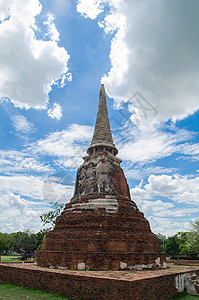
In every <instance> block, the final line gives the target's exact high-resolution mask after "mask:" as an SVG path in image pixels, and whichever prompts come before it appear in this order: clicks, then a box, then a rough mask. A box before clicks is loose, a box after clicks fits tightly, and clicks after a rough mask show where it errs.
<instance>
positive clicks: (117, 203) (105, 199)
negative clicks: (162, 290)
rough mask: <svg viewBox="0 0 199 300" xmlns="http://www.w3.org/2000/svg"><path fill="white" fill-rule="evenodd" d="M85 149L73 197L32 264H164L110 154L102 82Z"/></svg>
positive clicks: (97, 266) (116, 266)
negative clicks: (95, 114)
mask: <svg viewBox="0 0 199 300" xmlns="http://www.w3.org/2000/svg"><path fill="white" fill-rule="evenodd" d="M87 153H88V156H86V157H84V163H83V164H82V165H81V166H80V167H79V169H78V170H77V178H76V185H75V192H74V196H73V198H72V199H71V201H70V203H68V204H66V206H65V209H64V211H63V212H62V214H61V215H60V216H59V217H58V218H57V220H56V225H55V227H54V229H53V230H52V231H50V232H49V233H47V236H46V240H45V241H44V242H43V245H42V250H40V251H37V253H36V261H37V263H38V265H40V266H44V267H50V266H53V267H58V266H61V267H65V268H68V269H76V268H77V269H84V268H88V269H97V270H109V269H110V270H111V269H114V270H118V269H120V268H121V269H124V268H129V269H132V268H138V269H141V268H152V267H162V266H164V267H165V263H164V261H165V255H164V254H163V253H161V251H160V246H159V243H158V242H157V239H156V236H155V235H154V234H153V233H152V232H151V230H150V226H149V222H148V221H147V220H146V219H145V218H144V215H143V213H142V212H140V211H139V210H138V208H137V206H136V204H135V203H134V202H133V201H132V200H131V198H130V193H129V187H128V184H127V181H126V178H125V176H124V172H123V170H122V168H121V167H120V163H121V160H120V159H119V158H117V157H116V155H117V153H118V150H117V149H116V147H115V145H114V143H113V139H112V134H111V130H110V124H109V119H108V112H107V104H106V95H105V89H104V86H103V85H101V90H100V97H99V107H98V114H97V120H96V125H95V130H94V134H93V139H92V142H91V145H90V147H89V148H88V150H87Z"/></svg>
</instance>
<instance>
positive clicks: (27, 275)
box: [0, 264, 199, 300]
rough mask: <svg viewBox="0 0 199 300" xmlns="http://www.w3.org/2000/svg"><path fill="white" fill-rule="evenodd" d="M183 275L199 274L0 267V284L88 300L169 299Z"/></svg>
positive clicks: (167, 271)
mask: <svg viewBox="0 0 199 300" xmlns="http://www.w3.org/2000/svg"><path fill="white" fill-rule="evenodd" d="M184 273H189V274H194V273H195V274H197V275H199V268H196V269H188V267H187V269H185V270H184V271H176V270H175V271H171V270H170V271H169V270H159V271H147V272H146V271H128V272H127V271H112V272H110V271H109V272H108V271H105V272H94V271H69V270H50V269H46V268H41V267H36V266H34V265H33V264H32V265H31V264H12V265H11V264H10V265H6V264H0V282H4V283H7V282H12V283H14V284H16V285H19V286H23V287H30V288H36V289H43V290H46V291H49V292H56V293H59V294H62V295H65V296H69V297H74V298H76V299H78V298H80V297H82V298H81V299H89V300H94V299H95V300H98V299H101V300H103V299H104V300H109V299H110V300H113V299H114V300H130V299H132V300H145V299H146V300H149V299H150V300H159V299H161V300H164V299H168V298H170V297H172V296H174V295H177V293H178V291H177V289H176V284H175V277H176V276H177V275H179V274H184Z"/></svg>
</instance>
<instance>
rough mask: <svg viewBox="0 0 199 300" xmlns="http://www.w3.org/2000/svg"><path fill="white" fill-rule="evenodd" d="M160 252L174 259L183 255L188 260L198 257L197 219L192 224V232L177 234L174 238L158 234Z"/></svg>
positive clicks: (198, 226) (198, 222)
mask: <svg viewBox="0 0 199 300" xmlns="http://www.w3.org/2000/svg"><path fill="white" fill-rule="evenodd" d="M156 237H157V239H158V241H159V243H160V245H161V249H162V251H163V250H164V252H165V253H166V255H167V256H171V257H176V256H179V255H184V256H187V257H189V258H197V257H199V219H198V220H196V221H195V223H194V224H192V230H191V231H188V232H178V233H177V234H175V235H174V236H170V237H167V238H166V237H164V236H163V235H161V234H160V233H159V234H157V235H156Z"/></svg>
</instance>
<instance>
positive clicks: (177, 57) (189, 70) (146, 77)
mask: <svg viewBox="0 0 199 300" xmlns="http://www.w3.org/2000/svg"><path fill="white" fill-rule="evenodd" d="M107 6H108V9H107ZM198 9H199V2H198V1H197V0H193V1H192V2H191V3H189V2H187V1H186V0H182V1H180V0H176V1H167V0H163V1H158V0H155V1H154V0H143V1H138V0H133V1H132V0H125V1H123V0H111V1H108V0H90V1H85V0H79V1H78V5H77V10H78V11H79V12H80V13H81V14H82V15H84V16H85V17H89V18H91V19H95V18H97V21H98V23H99V26H100V27H103V28H104V30H105V31H106V32H107V33H108V32H110V33H113V32H114V36H113V39H112V43H111V50H110V60H111V65H112V66H111V69H110V71H109V73H108V74H106V75H104V77H103V79H102V81H103V83H105V85H106V89H107V92H108V94H109V96H110V97H113V98H114V99H115V101H116V103H117V104H120V103H121V102H122V101H123V100H125V101H127V100H129V99H130V102H131V103H132V104H133V105H132V106H131V110H132V112H133V114H134V115H136V116H137V117H139V114H140V113H142V112H141V111H140V109H137V100H136V93H137V92H140V94H141V95H142V96H144V98H145V99H147V101H148V103H150V104H151V106H152V107H153V108H155V109H156V111H157V114H154V117H153V119H154V122H160V121H167V120H168V119H172V120H174V121H175V120H176V119H183V118H185V117H186V116H188V115H190V114H192V113H194V112H195V111H196V110H198V109H199V101H198V95H199V86H198V84H197V82H198V79H199V71H198V70H199V68H198V61H199V40H198V31H197V28H198V26H199V19H198V16H197V12H198ZM102 12H105V13H102ZM140 101H142V102H143V103H144V104H146V101H145V100H143V98H142V99H140ZM187 103H189V105H187Z"/></svg>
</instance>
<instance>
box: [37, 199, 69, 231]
mask: <svg viewBox="0 0 199 300" xmlns="http://www.w3.org/2000/svg"><path fill="white" fill-rule="evenodd" d="M53 207H54V209H53V210H51V211H49V212H46V213H44V214H42V215H40V219H41V221H42V222H43V226H45V225H47V224H49V225H51V226H50V227H49V229H51V228H52V227H54V226H55V222H56V219H57V217H58V216H59V215H60V214H61V212H62V210H63V207H64V205H62V204H59V203H57V202H55V203H53Z"/></svg>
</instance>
